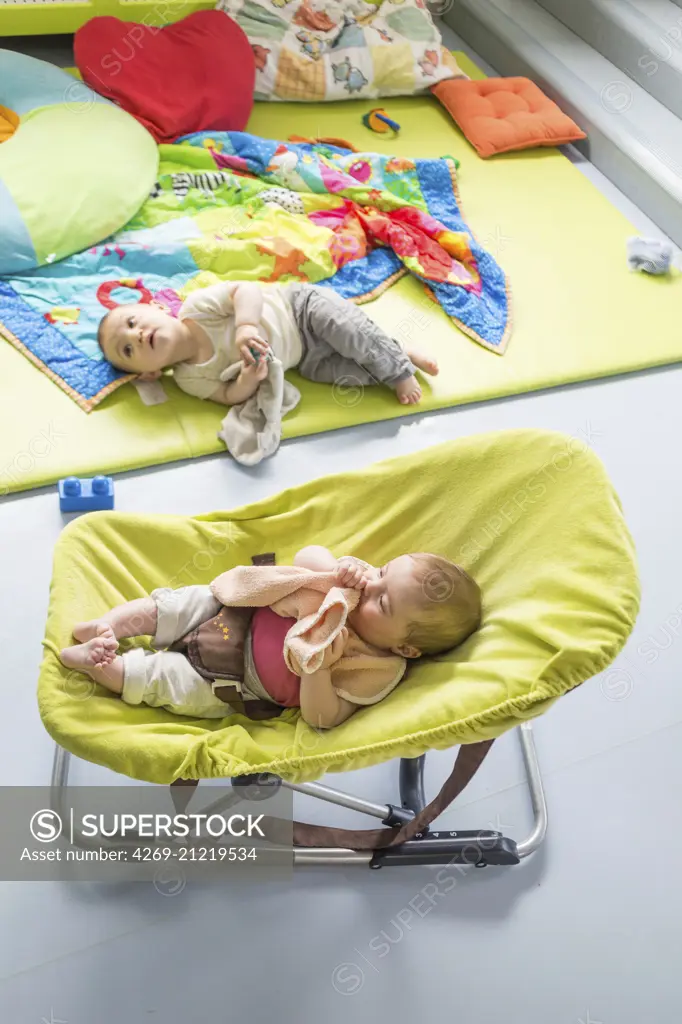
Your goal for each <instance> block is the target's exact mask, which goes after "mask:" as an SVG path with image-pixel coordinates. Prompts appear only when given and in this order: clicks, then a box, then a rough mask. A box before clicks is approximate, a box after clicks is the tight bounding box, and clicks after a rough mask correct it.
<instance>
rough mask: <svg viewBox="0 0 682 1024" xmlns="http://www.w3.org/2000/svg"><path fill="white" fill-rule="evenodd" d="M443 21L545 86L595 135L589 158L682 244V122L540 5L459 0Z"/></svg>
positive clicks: (494, 60) (505, 68)
mask: <svg viewBox="0 0 682 1024" xmlns="http://www.w3.org/2000/svg"><path fill="white" fill-rule="evenodd" d="M612 2H614V3H616V4H618V3H619V2H620V0H612ZM443 20H444V21H445V22H446V23H447V24H448V25H449V26H450V27H451V28H452V29H453V30H454V31H455V32H457V33H458V34H459V35H460V36H461V37H462V38H463V39H464V40H465V41H466V42H467V43H468V44H469V46H471V47H472V49H473V50H475V51H476V52H478V53H480V55H481V57H483V59H484V60H486V61H487V62H488V63H489V64H490V65H492V67H494V68H496V69H497V71H498V73H499V74H501V75H525V76H527V77H528V78H531V79H533V81H535V82H537V84H538V85H539V86H540V88H541V89H543V91H544V92H546V93H547V95H548V96H550V97H551V98H552V99H553V100H555V102H557V103H558V104H559V106H560V107H561V108H562V109H563V110H565V111H566V113H568V114H569V115H570V116H571V117H572V118H573V119H574V120H575V121H576V122H577V123H578V124H579V125H580V127H581V128H583V130H584V131H585V132H587V135H588V138H587V140H585V141H584V142H582V143H578V148H579V149H580V151H581V152H582V153H583V154H584V155H585V156H586V157H587V159H588V160H590V161H591V162H592V163H593V164H594V165H595V166H596V167H597V168H599V170H601V171H602V173H603V174H605V175H606V177H607V178H609V179H610V180H611V181H613V183H614V184H615V185H616V186H617V187H618V188H619V189H620V190H621V191H622V192H624V193H625V195H626V196H627V197H628V198H629V199H631V200H632V201H633V202H634V203H635V204H636V205H637V206H638V207H639V208H640V209H641V210H642V211H643V212H644V213H646V214H647V216H649V217H650V218H651V220H653V221H654V223H655V224H657V225H658V226H659V227H660V228H661V230H662V231H663V232H665V234H667V235H668V236H669V237H670V238H672V239H673V240H674V241H675V243H676V244H677V245H680V246H682V121H681V120H680V118H679V117H677V116H676V115H675V114H674V113H673V112H672V111H671V110H669V109H668V108H667V107H666V106H664V105H663V104H662V103H660V102H659V101H658V100H656V99H655V98H654V97H653V96H651V95H650V94H649V93H648V92H646V90H645V89H643V88H642V87H641V86H640V85H639V84H638V83H637V82H635V81H633V80H631V79H630V78H629V77H628V76H627V75H624V74H623V72H622V71H621V70H620V68H618V67H616V66H615V65H614V64H613V63H611V61H609V60H607V59H606V58H605V57H603V56H602V55H601V54H599V53H597V52H596V50H594V49H593V47H591V46H590V45H589V44H588V43H586V42H585V41H584V40H583V39H581V38H580V37H579V36H577V35H576V34H575V33H574V32H572V31H571V30H570V29H568V28H567V27H566V26H565V25H564V24H562V22H560V21H559V20H558V19H557V18H555V17H554V16H553V15H551V14H550V13H549V12H548V11H546V10H544V8H542V7H540V6H539V4H537V3H535V2H534V0H454V2H453V4H452V6H451V7H450V8H449V10H447V11H446V12H445V13H444V15H443Z"/></svg>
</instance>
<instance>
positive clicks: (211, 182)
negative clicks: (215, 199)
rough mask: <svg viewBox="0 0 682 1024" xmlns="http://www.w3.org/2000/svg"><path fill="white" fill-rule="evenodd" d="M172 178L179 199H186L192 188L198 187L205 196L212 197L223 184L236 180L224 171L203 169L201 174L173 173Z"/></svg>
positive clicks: (174, 190)
mask: <svg viewBox="0 0 682 1024" xmlns="http://www.w3.org/2000/svg"><path fill="white" fill-rule="evenodd" d="M171 180H172V182H173V192H174V193H175V196H176V198H177V199H185V197H186V196H187V193H188V192H189V190H190V189H191V188H198V189H200V190H201V191H202V192H203V193H204V195H205V196H209V197H210V196H211V195H212V194H213V193H214V192H217V190H218V189H219V188H221V187H222V186H223V185H227V184H230V183H233V182H234V178H233V176H232V175H231V174H225V173H224V172H223V171H201V172H200V173H199V174H188V173H186V172H184V171H183V172H181V173H180V174H172V175H171Z"/></svg>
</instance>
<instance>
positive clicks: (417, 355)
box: [405, 348, 438, 377]
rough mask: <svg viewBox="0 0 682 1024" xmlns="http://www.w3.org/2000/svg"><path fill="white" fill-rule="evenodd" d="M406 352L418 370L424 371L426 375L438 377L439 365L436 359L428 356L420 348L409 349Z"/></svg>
mask: <svg viewBox="0 0 682 1024" xmlns="http://www.w3.org/2000/svg"><path fill="white" fill-rule="evenodd" d="M405 351H406V352H407V355H408V356H409V358H410V360H411V361H412V362H413V363H414V365H415V366H416V367H417V369H418V370H423V371H424V373H428V374H429V375H430V376H431V377H435V376H436V375H437V373H438V363H437V361H436V360H435V359H433V358H432V357H431V356H427V354H426V353H425V352H422V351H421V349H418V348H408V349H406V350H405Z"/></svg>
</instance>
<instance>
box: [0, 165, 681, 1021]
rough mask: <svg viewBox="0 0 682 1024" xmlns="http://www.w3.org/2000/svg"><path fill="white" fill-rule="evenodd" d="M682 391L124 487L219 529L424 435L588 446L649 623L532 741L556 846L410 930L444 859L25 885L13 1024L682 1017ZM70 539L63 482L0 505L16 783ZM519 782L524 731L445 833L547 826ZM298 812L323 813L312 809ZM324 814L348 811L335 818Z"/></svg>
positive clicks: (124, 482)
mask: <svg viewBox="0 0 682 1024" xmlns="http://www.w3.org/2000/svg"><path fill="white" fill-rule="evenodd" d="M583 170H584V171H585V173H588V174H589V175H590V176H591V177H592V178H593V179H594V180H595V182H596V183H597V184H598V186H599V187H603V188H604V190H605V191H606V192H607V194H609V195H610V196H611V198H612V200H613V201H614V202H617V203H618V205H621V206H622V207H623V209H624V210H625V212H626V213H628V215H629V216H630V218H631V219H633V220H634V221H635V222H636V223H637V225H638V227H639V229H640V230H641V231H642V232H644V233H654V230H653V229H652V227H651V225H649V224H647V223H646V222H645V220H644V219H643V218H642V217H641V215H638V214H637V212H636V211H633V209H632V207H631V205H630V204H628V203H627V202H626V201H625V200H624V199H623V198H622V197H619V196H618V194H617V193H615V191H614V190H613V189H611V188H610V187H609V186H608V185H607V184H605V183H604V182H603V180H602V179H601V177H600V176H599V175H596V174H595V173H594V172H593V171H592V169H591V168H589V167H588V166H583ZM578 317H579V314H578V313H576V325H577V329H578V322H579V320H578ZM642 344H646V339H642ZM681 393H682V368H670V369H667V370H662V371H656V372H653V371H652V372H650V373H644V374H640V375H637V376H630V377H627V378H621V379H615V380H610V381H601V382H595V383H593V384H590V385H585V386H577V387H571V388H562V389H556V390H553V391H550V392H545V393H540V394H536V395H532V396H520V397H518V398H514V399H509V400H506V401H500V402H491V403H486V404H483V405H480V406H469V407H466V408H460V409H458V410H456V411H452V412H444V413H440V414H434V415H432V416H430V417H425V418H424V419H423V420H421V421H419V422H421V423H422V424H423V426H422V427H420V428H419V429H417V430H414V431H412V430H410V432H409V433H408V434H407V436H405V435H404V434H403V435H401V436H400V437H398V436H397V435H398V432H399V429H400V428H399V426H398V424H396V423H380V424H377V425H375V426H372V427H364V428H361V429H357V430H347V431H339V432H337V433H334V434H329V435H323V436H320V437H311V438H304V439H300V440H297V441H294V442H291V443H287V444H285V445H284V446H283V447H282V449H281V450H280V452H279V453H278V454H277V456H276V457H275V459H273V460H271V461H269V462H268V463H266V464H264V465H262V466H260V467H258V468H257V469H256V470H254V471H249V472H246V471H244V470H243V469H240V468H239V467H237V466H236V465H235V464H234V463H233V462H231V461H230V460H229V459H227V458H225V457H220V456H218V457H215V458H211V459H205V460H201V461H196V462H193V463H188V464H184V465H175V466H172V467H170V468H167V469H159V470H150V471H148V472H143V473H136V474H129V475H127V476H122V477H120V478H118V479H117V482H116V494H117V508H119V509H120V510H122V511H131V512H132V511H140V512H155V511H163V512H176V513H181V514H187V513H198V512H205V511H208V510H211V509H214V508H217V507H225V506H229V505H230V504H234V503H235V502H239V503H240V504H241V503H244V502H248V501H252V500H256V499H257V498H260V497H263V496H265V495H268V494H272V493H275V492H276V491H278V490H280V489H281V488H282V487H284V486H290V485H293V484H296V483H298V482H301V481H304V480H308V479H311V478H314V477H315V476H317V475H319V474H320V473H321V472H323V471H324V470H325V469H326V468H327V467H328V466H329V465H330V462H331V460H332V459H333V462H334V465H335V467H337V468H351V467H359V466H362V465H366V464H368V463H370V462H372V461H375V460H376V459H378V458H383V457H386V456H389V455H394V454H397V453H398V452H400V451H404V450H405V449H406V447H407V445H414V446H417V447H423V446H426V445H428V444H431V443H434V441H436V440H440V439H445V438H450V437H457V436H460V435H466V434H470V433H474V432H478V431H484V430H492V429H499V428H506V427H521V426H524V427H528V426H535V427H546V428H549V429H557V430H563V431H565V432H567V433H570V434H579V433H580V432H582V436H585V434H588V435H589V436H590V438H591V443H592V445H593V447H594V449H595V450H596V451H597V453H598V454H599V455H600V456H601V458H602V459H603V460H604V462H605V464H606V466H607V468H608V470H609V473H610V474H611V477H612V479H613V481H614V483H615V485H616V487H617V489H618V491H619V494H620V496H621V498H622V501H623V505H624V508H625V512H626V515H627V518H628V521H629V524H630V527H631V530H632V532H633V535H634V537H635V541H636V543H637V547H638V551H639V558H640V564H641V576H642V583H643V591H644V597H643V604H642V612H641V616H640V619H639V622H638V624H637V627H636V630H635V633H634V635H633V637H632V640H631V641H630V643H629V644H628V646H627V648H626V650H625V652H624V654H623V655H622V656H621V657H620V658H619V659H618V662H617V663H616V666H614V668H613V669H612V670H611V671H610V673H606V674H605V676H603V677H601V678H598V679H595V680H593V681H591V682H590V683H587V684H585V685H584V686H583V687H582V688H581V689H580V690H578V691H576V692H575V693H573V694H572V695H570V696H569V697H567V698H565V699H564V700H563V701H561V702H560V703H559V705H558V706H557V707H556V708H554V709H553V710H552V711H551V712H550V713H549V714H548V715H546V716H545V717H544V718H543V719H542V720H541V721H540V722H538V724H537V726H536V740H537V744H538V749H539V754H540V759H541V763H542V767H543V773H544V777H545V783H546V787H547V797H548V802H549V809H550V829H549V834H548V839H547V842H546V845H545V847H544V848H543V849H542V851H541V852H540V853H539V854H537V855H536V856H535V857H534V858H532V859H530V860H529V861H526V862H524V863H523V864H522V865H521V866H520V867H518V868H513V869H495V868H488V869H487V870H486V871H482V872H479V871H475V870H473V869H472V870H470V871H468V872H467V873H466V874H465V876H464V877H459V876H456V875H453V878H455V879H456V882H457V884H456V885H455V886H454V887H453V888H452V889H451V891H450V892H449V893H448V894H447V895H446V894H444V895H443V898H442V900H440V901H439V902H438V903H437V904H436V906H435V907H434V909H433V911H432V912H430V913H429V914H428V915H427V916H425V917H424V918H423V919H419V918H417V917H414V918H412V919H411V920H408V923H407V924H404V923H403V924H402V925H401V920H402V921H403V922H405V921H406V912H405V908H406V907H407V906H408V902H409V900H411V899H412V898H413V897H415V896H416V895H417V893H418V892H419V890H420V889H421V888H422V887H423V886H424V885H425V884H426V883H427V882H428V881H430V880H431V879H432V877H433V873H432V872H430V871H428V870H427V869H420V868H403V869H401V870H397V869H385V870H383V871H380V872H370V871H367V870H366V869H347V870H331V871H329V870H328V871H322V870H315V871H306V872H301V873H298V874H297V875H296V877H295V879H294V882H293V883H292V884H291V885H287V886H285V885H282V884H274V883H273V884H271V885H265V886H264V885H258V886H255V885H240V886H239V887H237V886H235V887H233V888H228V887H222V888H218V887H214V886H200V885H193V886H192V885H190V886H188V887H187V888H186V889H185V891H184V892H183V893H182V894H181V895H180V896H177V897H176V898H174V899H167V898H164V897H162V896H160V895H159V894H158V893H157V892H156V891H155V890H154V889H153V887H152V886H151V885H137V886H130V887H127V886H113V885H95V884H86V883H83V884H80V885H61V884H24V885H18V884H10V883H3V884H1V885H0V907H1V909H0V976H1V978H2V979H4V980H2V981H1V982H0V1020H2V1021H3V1022H5V1021H7V1024H40V1022H41V1021H45V1022H48V1024H49V1022H50V1021H53V1022H55V1024H56V1022H57V1021H63V1022H67V1024H117V1022H119V1021H125V1022H126V1024H143V1022H147V1021H163V1022H164V1024H183V1022H185V1021H192V1022H193V1024H209V1022H210V1024H215V1022H222V1021H233V1020H245V1021H247V1022H251V1021H256V1022H260V1021H261V1020H270V1019H273V1018H276V1019H278V1020H284V1021H286V1022H288V1021H292V1022H294V1021H296V1022H300V1021H303V1022H305V1024H307V1022H309V1021H310V1022H313V1021H315V1022H317V1021H318V1020H319V1019H320V1018H325V1019H327V1020H329V1021H333V1022H339V1024H341V1022H345V1021H346V1020H347V1019H348V1018H349V1017H352V1018H353V1019H354V1020H357V1021H358V1022H360V1021H361V1022H364V1021H367V1022H370V1021H374V1020H376V1019H381V1018H386V1017H389V1016H390V1017H391V1018H392V1019H393V1020H396V1021H399V1022H401V1024H402V1022H403V1021H405V1022H407V1021H408V1020H414V1019H421V1018H422V1017H423V1016H424V1015H425V1014H426V1015H431V1016H432V1015H433V1014H434V1013H437V1014H438V1015H439V1016H441V1017H445V1018H446V1019H448V1020H449V1019H461V1020H463V1021H466V1022H467V1024H502V1022H506V1021H511V1022H514V1024H521V1022H523V1024H547V1022H552V1024H579V1022H581V1021H582V1022H583V1024H588V1021H591V1022H592V1024H597V1022H601V1024H642V1022H644V1021H646V1022H647V1024H674V1022H676V1021H678V1020H679V1019H680V1011H681V1010H682V996H681V995H680V989H679V985H678V971H679V961H680V952H681V942H680V926H679V921H680V920H681V919H682V899H681V898H680V888H679V882H678V880H677V874H676V872H677V870H678V862H679V854H678V850H679V847H678V846H677V844H678V843H679V842H680V840H681V839H682V825H681V821H680V800H679V792H680V789H679V775H680V769H681V767H682V756H681V754H680V751H681V750H682V742H681V741H682V724H681V723H682V696H681V695H680V694H681V693H682V688H680V685H679V672H678V666H679V663H680V650H682V648H680V647H679V646H678V644H677V639H676V637H675V634H674V631H673V628H672V627H674V629H675V630H677V632H682V627H680V626H677V625H676V621H675V620H674V619H673V618H672V617H673V616H675V615H676V614H677V615H678V617H680V614H679V612H677V613H676V609H678V608H679V607H680V605H682V583H681V582H680V581H681V580H682V546H681V545H680V540H679V526H678V523H679V508H680V507H681V505H682V481H681V478H680V470H679V444H678V438H679V435H680V431H681V430H682V403H681V402H680V394H681ZM413 422H415V421H413ZM62 525H63V523H62V519H61V517H60V515H59V512H58V507H57V501H56V496H55V494H54V491H53V490H52V489H51V488H50V489H49V490H47V491H44V492H35V493H33V494H30V495H26V496H20V497H16V498H12V499H8V500H6V501H4V502H3V503H1V504H0V557H1V562H0V564H2V567H3V578H2V585H1V588H0V600H1V602H2V637H3V645H2V646H3V653H4V663H5V671H4V673H3V681H2V683H1V684H0V685H1V686H2V696H3V704H4V714H3V716H2V720H1V721H0V770H1V771H2V777H3V778H4V779H5V780H6V781H7V782H8V783H18V784H24V785H28V784H44V783H46V781H47V780H48V779H49V772H50V766H51V758H52V745H51V742H50V740H49V738H48V736H47V734H46V733H45V731H44V730H43V728H42V726H41V724H40V721H39V718H38V714H37V709H36V704H35V681H36V677H37V669H38V664H39V661H40V657H41V650H40V641H41V636H42V627H43V622H44V614H45V609H46V605H47V591H48V584H49V580H50V573H51V548H52V545H53V543H54V541H55V539H56V537H57V536H58V534H59V531H60V529H61V527H62ZM666 621H668V626H667V627H666ZM666 628H667V629H668V634H669V636H670V637H672V641H670V640H669V639H667V638H666V634H665V632H664V630H665V629H666ZM652 639H653V640H657V641H658V643H659V645H660V648H661V649H660V650H656V652H655V654H656V656H655V658H654V657H653V656H651V655H648V654H647V653H646V652H647V650H649V649H651V648H650V647H642V645H644V644H646V643H647V642H648V643H649V644H651V640H652ZM640 648H642V649H641V650H640ZM450 762H451V757H450V755H448V754H445V753H441V754H433V755H430V756H429V759H428V771H427V781H428V787H429V791H430V792H433V789H434V788H435V786H436V785H437V783H438V782H439V781H440V780H441V779H442V777H443V776H444V774H445V773H446V771H447V770H448V768H449V766H450ZM74 778H75V779H76V780H80V781H87V782H93V781H95V780H100V779H103V778H104V772H103V771H102V770H100V769H95V768H93V766H90V765H86V764H82V763H81V764H78V765H76V769H75V771H74ZM522 780H523V771H522V765H521V759H520V755H519V750H518V745H517V742H516V737H515V736H514V735H507V736H506V737H504V738H503V739H502V740H500V741H499V743H498V744H496V746H495V748H493V751H492V752H491V755H490V757H489V760H488V762H487V763H486V766H485V769H484V770H483V771H482V772H481V774H480V777H479V778H477V779H476V780H474V782H473V783H472V785H471V787H470V788H469V789H468V790H467V792H466V794H465V795H464V797H463V798H462V800H461V801H460V802H459V804H457V805H456V806H455V808H451V809H450V811H449V812H448V814H447V816H446V817H445V818H444V821H445V822H447V823H448V824H455V823H456V824H457V825H458V826H459V827H472V828H481V827H490V826H493V827H498V828H499V827H502V828H503V830H504V831H505V832H507V833H508V834H510V835H511V836H513V837H514V838H517V839H518V838H521V837H522V836H523V834H524V830H526V829H527V828H528V826H529V823H530V813H529V808H528V806H527V793H526V790H525V786H524V784H523V781H522ZM332 782H335V783H336V784H337V785H339V784H341V783H343V784H344V785H346V786H347V788H348V789H353V790H354V791H356V792H361V793H362V794H363V795H365V796H366V797H367V798H368V799H376V800H381V801H384V800H387V799H391V798H395V796H396V793H397V771H396V766H395V765H385V766H382V767H379V768H376V769H374V770H372V771H364V772H361V773H360V772H357V773H353V774H352V775H349V776H347V777H344V779H343V780H341V779H339V778H338V777H336V778H335V779H334V780H332ZM298 810H299V811H300V814H301V816H305V814H306V813H308V812H310V813H312V811H313V808H311V807H309V806H308V803H307V802H306V801H305V800H301V801H300V802H299V806H298ZM315 810H316V811H317V808H315ZM325 817H326V820H333V819H334V817H335V815H334V812H333V810H332V809H326V812H325ZM338 820H339V822H341V821H342V817H341V815H339V816H338ZM365 824H366V823H365ZM443 888H445V886H444V887H443ZM398 915H400V917H399V916H398ZM401 929H402V932H401Z"/></svg>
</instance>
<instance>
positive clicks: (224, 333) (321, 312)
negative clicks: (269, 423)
mask: <svg viewBox="0 0 682 1024" xmlns="http://www.w3.org/2000/svg"><path fill="white" fill-rule="evenodd" d="M98 341H99V344H100V348H101V349H102V352H103V354H104V356H105V358H106V359H107V360H108V361H109V362H110V363H111V364H112V365H113V366H115V367H116V368H117V369H119V370H123V371H125V372H126V373H135V374H138V376H139V378H140V379H141V380H155V379H157V378H158V377H160V375H161V372H162V370H164V369H166V368H167V367H173V376H174V379H175V381H176V383H177V384H178V386H179V387H181V388H182V390H183V391H186V392H187V393H188V394H190V395H196V396H197V397H198V398H210V399H211V400H212V401H213V402H220V403H221V404H223V405H239V404H241V403H242V402H246V401H247V400H248V399H249V398H251V397H252V395H254V394H255V392H256V391H257V389H258V386H259V384H260V383H261V381H262V380H264V378H265V377H266V375H267V372H268V371H267V362H266V360H267V358H268V357H269V356H274V357H275V358H276V359H279V360H280V362H281V363H282V366H283V369H284V370H289V369H294V368H295V369H297V370H298V372H299V373H300V374H301V376H302V377H306V378H307V379H308V380H312V381H317V382H318V383H323V384H333V383H334V382H339V381H342V380H344V379H345V380H352V381H353V383H354V384H361V385H370V384H385V385H386V386H387V387H390V388H392V389H393V390H394V391H395V393H396V395H397V396H398V401H399V402H401V403H402V404H403V405H411V404H414V403H415V402H418V401H419V400H420V398H421V397H422V392H421V388H420V386H419V383H418V381H417V379H416V377H415V375H414V374H415V368H419V369H420V370H423V371H424V372H425V373H428V374H431V375H434V374H436V373H438V366H437V364H436V362H435V360H433V359H430V358H429V357H428V356H426V355H424V354H423V353H421V352H419V351H417V350H416V349H412V348H410V349H407V350H406V351H403V349H402V348H401V346H400V345H399V344H398V342H397V341H395V340H394V339H393V338H391V337H389V335H388V334H386V333H385V331H383V330H382V329H381V328H380V327H379V326H378V324H375V323H374V321H373V320H370V318H369V317H368V316H367V315H366V314H365V313H363V312H362V310H361V309H358V307H357V306H356V305H354V304H353V303H352V302H349V301H348V300H347V299H343V298H341V297H340V296H339V295H337V294H336V293H335V292H333V291H332V290H331V289H330V288H319V287H316V286H315V285H309V284H285V285H277V284H259V283H257V282H247V281H224V282H221V283H220V284H215V285H211V286H210V287H209V288H201V289H199V290H197V291H195V292H192V293H191V295H189V297H188V298H187V299H186V300H185V302H184V303H183V305H182V307H181V308H180V311H179V313H178V316H177V319H176V318H175V317H173V316H171V315H170V314H169V313H167V312H166V311H165V310H164V309H163V307H162V306H160V305H158V304H156V303H133V304H130V305H122V306H117V307H116V308H115V309H112V310H110V312H109V313H107V314H106V316H105V317H104V318H103V319H102V321H101V323H100V326H99V331H98ZM240 360H241V364H242V365H241V372H240V373H239V376H238V377H237V378H236V379H235V380H231V381H229V382H226V381H225V380H224V377H223V375H224V374H225V371H226V370H228V368H229V367H231V366H233V365H234V364H235V363H239V361H240Z"/></svg>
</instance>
